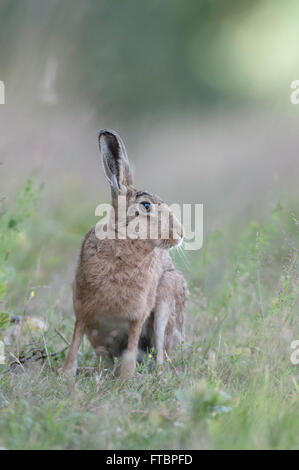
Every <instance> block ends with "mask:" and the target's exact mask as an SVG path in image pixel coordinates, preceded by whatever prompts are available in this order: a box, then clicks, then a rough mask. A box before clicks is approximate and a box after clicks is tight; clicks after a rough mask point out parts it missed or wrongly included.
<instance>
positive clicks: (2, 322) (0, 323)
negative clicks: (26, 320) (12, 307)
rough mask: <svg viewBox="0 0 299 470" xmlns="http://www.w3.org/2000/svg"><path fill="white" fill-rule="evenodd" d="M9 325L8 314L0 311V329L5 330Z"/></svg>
mask: <svg viewBox="0 0 299 470" xmlns="http://www.w3.org/2000/svg"><path fill="white" fill-rule="evenodd" d="M9 326H10V316H9V314H8V313H4V312H0V330H5V329H6V328H8V327H9Z"/></svg>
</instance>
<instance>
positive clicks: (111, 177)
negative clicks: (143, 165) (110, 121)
mask: <svg viewBox="0 0 299 470" xmlns="http://www.w3.org/2000/svg"><path fill="white" fill-rule="evenodd" d="M99 147H100V152H101V155H102V159H103V166H104V171H105V175H106V178H107V180H108V181H109V184H110V186H111V191H112V196H113V197H116V196H117V195H118V194H120V193H123V192H125V191H126V188H127V186H129V185H130V184H132V176H131V172H130V165H129V160H128V157H127V152H126V148H125V145H124V143H123V141H122V139H121V138H120V136H119V135H118V134H117V133H116V132H114V131H110V130H107V129H102V130H101V131H100V133H99Z"/></svg>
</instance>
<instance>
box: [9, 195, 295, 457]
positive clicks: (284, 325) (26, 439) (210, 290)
mask: <svg viewBox="0 0 299 470" xmlns="http://www.w3.org/2000/svg"><path fill="white" fill-rule="evenodd" d="M292 208H296V205H295V204H294V203H292V201H289V202H288V204H287V205H284V204H282V206H280V205H279V204H278V201H276V200H275V201H273V205H272V207H271V208H270V207H264V208H261V209H260V210H259V213H258V216H257V217H254V218H253V217H252V211H251V212H250V211H249V210H248V211H244V217H243V220H242V222H240V221H238V223H236V221H230V222H228V223H227V225H226V226H223V227H222V228H221V230H217V231H211V232H209V233H207V234H205V239H204V245H203V248H202V250H200V251H199V252H198V253H197V252H185V255H184V256H182V253H180V252H177V253H175V254H174V258H175V261H176V263H177V265H178V267H179V269H180V270H181V271H182V272H183V273H184V274H185V276H186V278H187V280H188V284H189V288H190V291H191V298H190V303H189V307H188V315H187V321H186V335H185V341H184V343H183V344H182V345H181V347H180V348H179V349H178V350H177V351H176V352H175V353H174V354H173V357H171V360H170V361H166V363H165V364H164V365H163V366H161V367H160V368H158V369H157V370H153V368H152V367H151V364H152V360H153V358H152V357H151V356H154V351H152V352H151V354H150V355H149V357H148V360H147V361H146V362H145V363H144V364H142V365H139V366H138V370H137V372H136V374H135V376H134V378H132V379H131V380H129V381H128V382H127V383H121V382H120V379H119V378H118V376H117V374H116V373H115V371H114V370H111V368H110V367H109V366H108V363H107V365H106V366H105V369H104V371H103V373H102V375H101V376H97V375H92V376H86V374H84V373H81V374H80V375H79V376H78V377H77V380H76V383H75V385H72V384H69V383H68V382H66V381H64V380H63V379H62V378H61V376H60V373H59V368H60V367H61V366H62V364H63V360H64V357H65V353H66V351H64V352H60V351H62V350H63V349H65V347H66V342H68V341H70V339H71V335H72V329H73V325H74V317H73V311H72V304H71V281H72V277H73V273H74V266H75V263H76V257H77V254H78V250H79V246H80V241H81V238H82V237H83V235H84V233H85V232H86V231H87V230H88V228H89V227H90V226H91V225H92V224H93V223H94V222H95V221H94V220H93V218H89V217H83V216H82V214H85V213H86V208H80V207H76V211H72V212H70V211H65V208H64V207H63V205H62V206H61V207H59V209H57V210H55V211H53V212H52V213H51V214H50V216H49V214H47V215H46V216H45V213H44V212H43V211H38V212H37V214H36V215H35V216H33V217H32V216H31V217H30V218H29V219H28V220H27V221H23V220H20V228H19V231H18V232H17V234H16V235H15V237H14V240H13V242H12V243H11V245H10V248H9V256H8V255H7V253H6V257H4V256H3V260H2V261H3V268H2V270H3V272H4V273H5V280H4V281H3V282H2V284H1V285H2V288H3V292H2V303H1V304H0V306H1V311H3V312H5V313H8V314H9V315H10V316H11V315H19V316H21V317H24V316H25V317H26V316H27V318H29V317H38V318H41V319H44V320H45V321H46V322H47V330H45V331H44V332H42V331H41V330H40V329H39V328H38V327H36V326H32V325H31V326H30V324H29V326H28V325H27V326H25V327H24V328H23V331H22V332H21V333H20V334H19V338H18V342H16V341H15V340H12V342H11V345H8V346H6V350H5V353H6V361H7V363H10V362H12V361H13V360H15V359H14V358H16V357H17V358H18V357H19V356H20V354H21V353H24V352H25V354H27V355H28V354H29V349H30V348H31V349H32V348H33V349H34V348H36V347H37V345H40V349H43V350H44V351H46V355H48V357H47V358H46V359H45V360H44V361H42V360H39V361H35V362H28V363H27V364H26V363H24V365H22V366H19V367H16V368H15V369H14V370H11V368H10V369H9V368H7V364H6V365H2V366H0V446H1V447H2V448H6V449H298V447H299V432H298V431H299V406H298V405H299V365H296V364H293V363H292V361H291V354H292V352H294V351H293V350H292V346H291V345H292V342H293V341H294V340H299V322H298V293H299V280H298V223H299V221H298V217H297V216H296V214H295V212H294V210H293V209H292ZM33 212H34V211H33ZM12 214H13V211H12V212H11V214H10V219H9V220H10V222H9V223H10V225H11V226H10V227H9V230H11V229H13V228H14V227H13V225H14V224H17V223H18V217H17V216H16V222H11V220H14V219H13V217H12ZM70 214H72V215H70ZM30 215H31V214H30ZM2 228H3V227H2ZM0 241H1V240H0ZM2 242H3V240H2ZM4 242H5V240H4ZM6 242H7V241H6ZM6 242H5V243H6ZM3 272H2V274H3ZM3 286H4V287H3ZM4 289H5V292H4ZM2 328H3V330H2V335H4V334H5V331H6V329H5V327H4V326H3V325H2ZM57 332H58V333H57ZM65 340H66V341H65ZM29 343H33V344H31V346H28V344H29ZM57 352H58V354H56V353H57ZM51 353H55V354H54V355H52V356H50V354H51ZM298 356H299V354H298ZM293 362H294V361H293ZM79 365H80V366H81V367H87V366H89V367H92V366H95V365H96V358H95V355H94V353H93V351H92V350H91V348H90V346H89V344H88V342H87V340H85V341H84V344H83V345H82V347H81V350H80V353H79Z"/></svg>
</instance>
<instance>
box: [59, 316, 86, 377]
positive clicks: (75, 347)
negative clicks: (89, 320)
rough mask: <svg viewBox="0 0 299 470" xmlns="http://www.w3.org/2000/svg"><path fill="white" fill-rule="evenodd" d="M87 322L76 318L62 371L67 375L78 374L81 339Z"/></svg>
mask: <svg viewBox="0 0 299 470" xmlns="http://www.w3.org/2000/svg"><path fill="white" fill-rule="evenodd" d="M84 330H85V324H84V322H83V321H82V320H81V321H80V320H76V324H75V329H74V333H73V339H72V343H71V346H70V349H69V351H68V355H67V358H66V360H65V363H64V365H63V368H62V373H63V374H65V375H76V370H77V354H78V351H79V347H80V344H81V341H82V339H83V335H84Z"/></svg>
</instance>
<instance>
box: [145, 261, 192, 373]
mask: <svg viewBox="0 0 299 470" xmlns="http://www.w3.org/2000/svg"><path fill="white" fill-rule="evenodd" d="M187 298H188V289H187V285H186V282H185V280H184V278H183V277H182V276H181V275H180V274H179V273H178V272H176V271H175V270H171V271H166V272H165V273H164V274H163V276H162V278H161V280H160V284H159V288H158V293H157V301H156V306H155V311H154V328H153V329H154V331H153V334H154V341H153V342H154V345H155V348H156V352H157V356H156V363H157V365H160V364H162V363H163V361H164V350H166V351H167V353H168V354H169V353H170V352H171V351H172V350H173V349H174V348H175V347H176V346H177V345H178V344H179V343H180V342H181V341H182V338H183V329H184V321H185V308H186V302H187Z"/></svg>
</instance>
